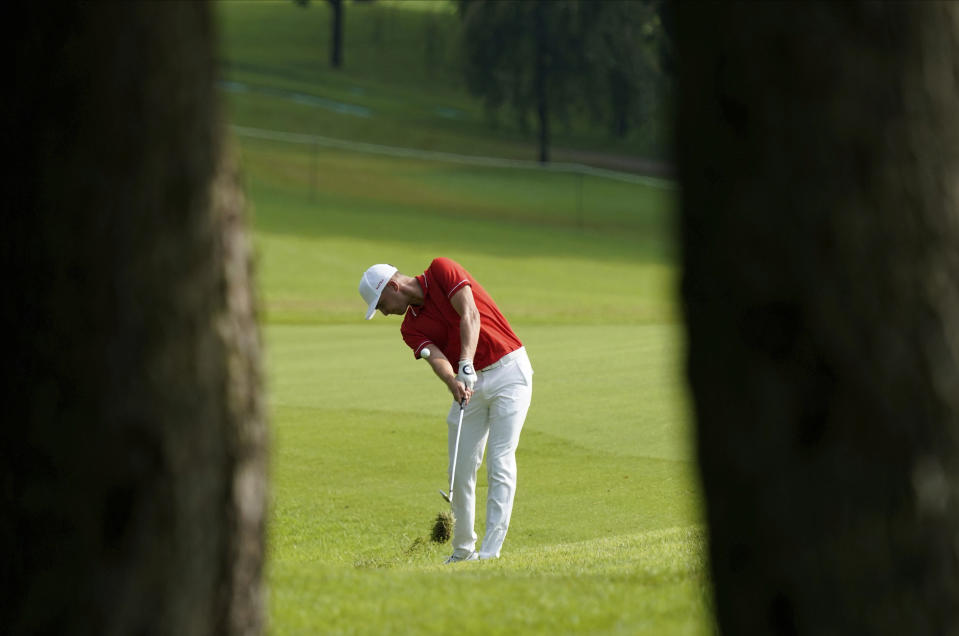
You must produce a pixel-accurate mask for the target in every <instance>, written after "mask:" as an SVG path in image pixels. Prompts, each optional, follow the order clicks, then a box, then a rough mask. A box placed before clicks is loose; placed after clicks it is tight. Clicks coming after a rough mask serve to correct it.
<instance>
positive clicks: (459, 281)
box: [427, 257, 470, 300]
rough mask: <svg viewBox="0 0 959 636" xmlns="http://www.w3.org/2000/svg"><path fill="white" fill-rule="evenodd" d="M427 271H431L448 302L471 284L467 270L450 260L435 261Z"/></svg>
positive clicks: (441, 258)
mask: <svg viewBox="0 0 959 636" xmlns="http://www.w3.org/2000/svg"><path fill="white" fill-rule="evenodd" d="M427 271H429V273H430V275H431V278H432V279H433V281H434V282H435V283H436V285H437V286H438V287H439V288H440V289H441V290H442V291H443V295H444V296H446V299H447V300H449V299H450V298H451V297H452V296H453V294H455V293H456V292H457V291H459V290H460V289H461V288H462V287H463V286H464V285H469V284H470V280H469V275H468V274H467V273H466V270H465V269H463V267H462V266H461V265H460V264H459V263H457V262H456V261H454V260H450V259H448V258H444V257H440V258H436V259H433V262H432V263H430V266H429V269H428V270H427Z"/></svg>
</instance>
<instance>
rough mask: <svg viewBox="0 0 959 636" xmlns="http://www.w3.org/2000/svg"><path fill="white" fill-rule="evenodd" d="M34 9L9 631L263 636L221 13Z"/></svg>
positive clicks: (7, 116)
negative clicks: (221, 125) (221, 76)
mask: <svg viewBox="0 0 959 636" xmlns="http://www.w3.org/2000/svg"><path fill="white" fill-rule="evenodd" d="M19 13H20V15H18V16H16V17H15V18H11V19H10V20H8V21H7V22H6V25H7V29H8V31H10V32H9V33H8V40H7V41H8V44H11V43H12V47H13V54H12V55H9V56H8V58H7V59H8V63H9V64H8V69H7V71H8V78H7V80H8V83H9V85H10V86H11V87H15V90H11V91H8V95H7V96H6V97H5V98H4V102H3V106H2V113H3V119H2V121H3V124H2V125H3V126H4V128H5V135H4V137H5V140H6V141H7V149H8V153H9V154H8V164H7V168H6V169H5V172H6V174H7V175H8V177H11V178H12V185H11V187H9V188H7V189H5V194H6V196H7V199H6V203H5V206H4V208H5V212H4V214H3V220H2V224H3V225H2V227H3V232H2V235H3V243H4V246H3V248H2V250H0V252H2V254H3V260H4V270H5V274H6V276H5V280H6V284H5V286H4V304H3V307H4V310H3V335H4V338H5V342H6V346H5V347H4V363H5V367H6V369H7V373H6V374H5V376H6V377H7V380H6V382H7V383H8V391H7V394H8V397H7V400H6V402H5V404H4V407H5V408H4V425H3V429H2V433H0V436H2V438H0V453H2V456H0V493H2V498H3V500H2V501H3V505H2V510H3V512H2V514H0V541H2V543H3V551H4V555H3V558H2V559H0V562H2V563H0V568H2V580H3V584H4V593H3V597H2V600H0V604H2V606H0V609H2V612H0V625H2V627H0V631H3V632H4V633H5V634H98V635H99V634H117V635H119V634H213V633H218V634H241V633H257V632H258V631H260V628H261V626H262V622H263V604H262V592H261V568H262V559H263V530H264V507H265V485H266V484H265V469H264V464H265V448H264V446H265V439H264V438H265V422H264V419H263V405H262V399H261V396H260V372H259V337H258V334H257V328H256V322H255V316H254V307H255V304H254V299H253V296H252V285H251V266H250V263H251V260H250V252H249V248H248V245H247V239H246V234H245V230H244V220H243V199H242V197H241V195H240V193H239V191H238V188H237V179H236V175H235V173H234V169H233V167H232V166H231V164H230V161H229V156H230V155H229V153H228V152H226V151H225V150H224V143H223V140H222V139H221V135H220V134H219V133H220V131H219V130H218V127H217V109H216V99H215V97H216V94H215V88H214V80H215V78H214V50H215V49H214V43H213V38H212V36H213V33H212V30H213V29H212V20H211V15H210V14H211V12H210V10H209V7H208V5H207V4H206V3H194V2H158V3H145V2H143V3H140V2H130V3H80V2H63V3H54V4H49V5H48V4H44V5H42V6H41V5H38V4H27V5H22V6H21V7H20V8H19ZM8 17H10V16H9V14H8ZM11 160H12V161H11ZM11 389H12V390H11Z"/></svg>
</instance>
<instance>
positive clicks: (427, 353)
mask: <svg viewBox="0 0 959 636" xmlns="http://www.w3.org/2000/svg"><path fill="white" fill-rule="evenodd" d="M420 357H421V358H429V357H430V350H429V349H428V348H427V347H423V349H421V350H420Z"/></svg>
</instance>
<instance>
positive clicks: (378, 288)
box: [360, 264, 397, 320]
mask: <svg viewBox="0 0 959 636" xmlns="http://www.w3.org/2000/svg"><path fill="white" fill-rule="evenodd" d="M396 271H397V270H396V268H395V267H393V266H392V265H383V264H380V265H374V266H373V267H371V268H369V269H368V270H366V271H365V272H363V277H362V278H360V296H362V297H363V300H365V301H366V303H367V304H368V305H369V309H368V310H367V311H366V319H367V320H369V319H370V318H372V317H373V314H375V313H376V305H377V304H378V303H379V302H380V294H382V293H383V288H385V287H386V283H388V282H389V280H390V278H392V277H393V274H395V273H396Z"/></svg>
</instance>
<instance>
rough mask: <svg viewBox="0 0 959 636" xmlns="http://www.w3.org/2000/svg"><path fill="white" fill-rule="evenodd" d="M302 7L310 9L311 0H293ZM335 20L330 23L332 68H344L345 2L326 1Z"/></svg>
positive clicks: (340, 0) (337, 0)
mask: <svg viewBox="0 0 959 636" xmlns="http://www.w3.org/2000/svg"><path fill="white" fill-rule="evenodd" d="M293 1H294V2H295V3H296V4H298V5H300V6H301V7H308V6H309V5H310V0H293ZM326 1H327V3H329V5H330V11H331V12H332V15H333V19H332V20H331V21H330V66H332V67H333V68H341V67H342V66H343V0H326Z"/></svg>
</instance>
